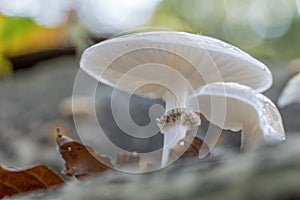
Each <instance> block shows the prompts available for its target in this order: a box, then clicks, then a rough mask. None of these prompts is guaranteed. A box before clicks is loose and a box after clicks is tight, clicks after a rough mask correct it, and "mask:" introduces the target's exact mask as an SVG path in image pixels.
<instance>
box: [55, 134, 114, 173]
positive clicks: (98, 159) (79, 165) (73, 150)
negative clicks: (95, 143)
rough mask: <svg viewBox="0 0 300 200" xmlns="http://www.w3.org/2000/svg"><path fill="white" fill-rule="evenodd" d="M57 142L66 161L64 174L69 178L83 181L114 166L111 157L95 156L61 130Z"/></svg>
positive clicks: (87, 148)
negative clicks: (62, 133) (72, 177)
mask: <svg viewBox="0 0 300 200" xmlns="http://www.w3.org/2000/svg"><path fill="white" fill-rule="evenodd" d="M56 141H57V144H58V146H59V151H60V153H61V155H62V158H63V159H64V160H65V169H64V173H65V174H66V175H68V176H75V177H76V178H78V179H82V178H84V177H86V176H91V175H95V174H99V173H102V172H104V171H106V170H109V169H111V168H112V166H113V165H112V163H111V160H110V158H109V157H107V156H104V155H97V154H95V153H94V152H93V151H92V150H91V149H90V148H89V147H87V146H84V145H83V144H80V143H79V142H76V141H74V140H73V139H71V138H69V137H67V136H63V135H61V134H60V132H59V130H57V139H56Z"/></svg>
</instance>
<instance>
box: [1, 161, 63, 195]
mask: <svg viewBox="0 0 300 200" xmlns="http://www.w3.org/2000/svg"><path fill="white" fill-rule="evenodd" d="M63 183H64V181H63V180H62V179H61V178H60V177H59V176H58V175H57V174H56V173H54V172H53V171H52V170H51V169H49V168H48V167H46V166H44V165H37V166H34V167H31V168H27V169H17V168H13V167H4V166H0V198H3V197H5V196H12V195H15V194H18V193H23V192H29V191H33V190H38V189H46V188H49V187H52V186H59V185H61V184H63Z"/></svg>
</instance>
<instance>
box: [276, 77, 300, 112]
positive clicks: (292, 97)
mask: <svg viewBox="0 0 300 200" xmlns="http://www.w3.org/2000/svg"><path fill="white" fill-rule="evenodd" d="M291 103H300V73H299V74H297V75H295V76H294V77H293V78H291V80H289V82H288V83H287V85H286V86H285V88H284V89H283V91H282V93H281V94H280V96H279V98H278V106H279V107H281V108H282V107H285V106H287V105H289V104H291Z"/></svg>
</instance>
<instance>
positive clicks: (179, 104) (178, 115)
mask: <svg viewBox="0 0 300 200" xmlns="http://www.w3.org/2000/svg"><path fill="white" fill-rule="evenodd" d="M181 94H183V95H181V96H180V97H179V98H175V97H174V95H171V94H167V95H166V96H165V101H166V112H165V114H164V115H162V116H161V117H160V118H158V119H157V125H158V126H159V128H160V130H161V133H163V134H164V146H163V153H162V161H161V166H162V167H164V166H166V165H167V164H168V160H169V153H170V150H171V149H172V148H174V147H175V146H176V144H177V143H178V142H179V141H180V140H181V139H183V138H184V137H185V136H186V132H187V131H188V130H190V129H191V128H193V127H195V126H199V125H200V122H201V121H200V117H199V116H198V115H197V114H196V113H194V112H193V111H190V110H188V109H187V108H185V100H186V99H187V93H185V92H183V93H181ZM177 99H178V100H179V101H177Z"/></svg>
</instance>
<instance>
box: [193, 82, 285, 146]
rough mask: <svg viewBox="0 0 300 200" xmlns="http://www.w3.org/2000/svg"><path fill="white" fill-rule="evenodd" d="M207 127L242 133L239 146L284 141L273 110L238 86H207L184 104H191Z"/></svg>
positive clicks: (252, 92) (262, 98)
mask: <svg viewBox="0 0 300 200" xmlns="http://www.w3.org/2000/svg"><path fill="white" fill-rule="evenodd" d="M193 98H196V99H197V101H198V105H197V106H196V105H189V106H191V107H195V108H196V107H198V108H199V110H197V112H201V114H203V115H204V116H205V117H206V118H207V119H208V120H209V121H210V122H211V123H213V124H215V125H217V126H219V127H220V128H222V129H230V130H233V131H238V130H242V146H250V145H251V144H253V143H257V142H258V141H264V142H278V141H282V140H284V139H285V132H284V129H283V124H282V119H281V116H280V113H279V111H278V110H277V108H276V106H275V105H274V104H273V103H272V101H271V100H270V99H268V98H267V97H266V96H264V95H262V94H260V93H258V92H257V91H255V90H253V89H252V88H250V87H247V86H244V85H241V84H238V83H211V84H209V85H206V86H204V87H203V88H201V89H199V91H197V92H196V93H195V94H194V95H193V96H190V97H189V99H188V102H192V104H194V102H195V101H194V100H192V101H190V100H191V99H193Z"/></svg>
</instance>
